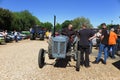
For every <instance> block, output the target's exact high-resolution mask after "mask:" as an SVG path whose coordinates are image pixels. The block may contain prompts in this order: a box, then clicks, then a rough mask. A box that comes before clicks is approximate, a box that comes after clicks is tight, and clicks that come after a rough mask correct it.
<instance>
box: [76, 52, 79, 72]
mask: <svg viewBox="0 0 120 80" xmlns="http://www.w3.org/2000/svg"><path fill="white" fill-rule="evenodd" d="M76 55H77V61H76V71H79V70H80V51H77V54H76Z"/></svg>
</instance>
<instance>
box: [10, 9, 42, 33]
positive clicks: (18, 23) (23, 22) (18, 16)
mask: <svg viewBox="0 0 120 80" xmlns="http://www.w3.org/2000/svg"><path fill="white" fill-rule="evenodd" d="M13 16H14V19H13V22H12V27H11V28H12V29H16V30H19V31H21V30H29V28H30V27H32V26H34V25H40V21H39V19H38V18H37V17H35V16H33V15H32V14H31V13H30V12H29V11H27V10H24V11H22V12H13Z"/></svg>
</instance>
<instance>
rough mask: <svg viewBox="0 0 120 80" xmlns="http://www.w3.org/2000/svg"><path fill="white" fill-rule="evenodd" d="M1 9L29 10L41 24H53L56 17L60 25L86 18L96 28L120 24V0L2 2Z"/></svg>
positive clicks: (9, 0) (13, 0) (21, 0)
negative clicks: (77, 18)
mask: <svg viewBox="0 0 120 80" xmlns="http://www.w3.org/2000/svg"><path fill="white" fill-rule="evenodd" d="M0 7H2V8H6V9H10V10H11V11H23V10H29V11H30V12H31V13H32V14H33V15H35V16H37V17H38V18H39V19H40V21H41V22H47V21H49V22H52V23H53V15H56V16H57V22H58V23H62V22H63V21H65V20H72V19H74V18H76V17H81V16H84V17H86V18H89V19H90V21H91V23H92V24H93V26H94V27H96V26H98V25H99V24H101V23H102V22H105V23H107V24H110V23H111V20H113V23H114V24H120V18H119V16H120V0H0Z"/></svg>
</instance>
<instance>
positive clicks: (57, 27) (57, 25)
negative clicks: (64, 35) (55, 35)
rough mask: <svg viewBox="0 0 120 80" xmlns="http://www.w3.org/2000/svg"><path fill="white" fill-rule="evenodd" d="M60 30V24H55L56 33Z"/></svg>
mask: <svg viewBox="0 0 120 80" xmlns="http://www.w3.org/2000/svg"><path fill="white" fill-rule="evenodd" d="M61 28H62V26H61V24H59V23H57V24H56V31H61Z"/></svg>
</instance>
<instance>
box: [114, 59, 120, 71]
mask: <svg viewBox="0 0 120 80" xmlns="http://www.w3.org/2000/svg"><path fill="white" fill-rule="evenodd" d="M112 64H113V65H114V66H115V67H116V68H117V69H119V70H120V60H119V61H116V62H114V63H112Z"/></svg>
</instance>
